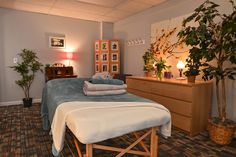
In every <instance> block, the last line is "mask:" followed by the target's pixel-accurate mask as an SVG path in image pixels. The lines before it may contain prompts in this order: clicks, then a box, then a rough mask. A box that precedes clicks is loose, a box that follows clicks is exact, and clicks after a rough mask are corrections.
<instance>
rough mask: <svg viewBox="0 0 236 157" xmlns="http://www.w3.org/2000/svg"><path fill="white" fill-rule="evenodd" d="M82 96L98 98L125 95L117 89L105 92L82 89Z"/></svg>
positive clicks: (123, 91) (123, 90) (122, 90)
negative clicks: (100, 96)
mask: <svg viewBox="0 0 236 157" xmlns="http://www.w3.org/2000/svg"><path fill="white" fill-rule="evenodd" d="M83 91H84V95H87V96H99V95H118V94H124V93H126V90H125V89H118V90H105V91H88V90H87V89H85V88H83Z"/></svg>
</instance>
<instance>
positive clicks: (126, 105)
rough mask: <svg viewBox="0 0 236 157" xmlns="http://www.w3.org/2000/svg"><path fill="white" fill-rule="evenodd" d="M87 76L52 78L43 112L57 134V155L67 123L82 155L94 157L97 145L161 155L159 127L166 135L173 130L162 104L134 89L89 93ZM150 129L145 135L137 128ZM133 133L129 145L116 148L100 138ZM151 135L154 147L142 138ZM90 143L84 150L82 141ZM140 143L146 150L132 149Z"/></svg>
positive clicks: (46, 123) (54, 148) (45, 92)
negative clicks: (85, 93)
mask: <svg viewBox="0 0 236 157" xmlns="http://www.w3.org/2000/svg"><path fill="white" fill-rule="evenodd" d="M85 80H88V79H86V78H70V79H58V80H52V81H49V82H48V83H47V84H46V86H45V88H44V90H43V96H42V106H41V114H42V117H43V126H44V129H45V130H47V129H49V128H50V127H49V124H51V133H52V137H53V146H52V153H53V154H54V156H57V155H58V154H59V153H60V151H61V150H62V148H63V143H64V136H65V130H66V127H68V128H69V129H70V131H71V132H72V133H73V136H74V143H75V146H76V149H77V152H78V156H79V157H92V156H93V149H102V150H109V151H115V152H119V154H118V155H117V156H116V157H120V156H123V155H124V154H126V153H129V154H136V155H142V156H150V157H156V156H157V154H158V153H157V146H158V136H157V130H159V132H160V133H161V134H162V135H163V136H165V137H168V136H170V133H171V117H170V113H169V111H168V110H167V109H166V108H165V107H164V106H162V105H160V104H157V103H154V102H152V101H150V100H147V99H144V98H141V97H138V96H135V95H133V94H130V93H126V94H122V95H110V96H85V95H84V94H83V92H82V91H83V82H84V81H85ZM140 130H147V131H146V132H145V133H144V134H143V135H141V136H140V135H138V134H137V133H136V132H137V131H140ZM129 133H132V134H133V135H134V136H135V137H136V141H135V142H133V143H132V144H131V145H130V146H128V147H127V148H116V147H112V146H104V145H99V144H97V143H98V142H101V141H104V140H107V139H111V138H115V137H119V136H122V135H125V134H129ZM146 137H150V149H148V146H147V145H146V144H145V143H144V142H143V141H142V140H143V139H144V138H146ZM78 143H82V144H85V145H86V152H85V154H83V153H82V152H81V149H80V148H79V144H78ZM137 144H140V145H141V146H142V148H143V149H144V151H139V150H132V148H133V147H134V146H136V145H137Z"/></svg>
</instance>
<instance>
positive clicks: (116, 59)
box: [111, 53, 119, 62]
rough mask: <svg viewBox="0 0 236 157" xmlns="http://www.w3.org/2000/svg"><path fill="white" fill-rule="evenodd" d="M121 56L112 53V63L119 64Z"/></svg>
mask: <svg viewBox="0 0 236 157" xmlns="http://www.w3.org/2000/svg"><path fill="white" fill-rule="evenodd" d="M118 58H119V54H118V53H111V61H113V62H118V61H119V59H118Z"/></svg>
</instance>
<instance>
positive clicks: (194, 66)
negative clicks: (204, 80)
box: [184, 57, 200, 83]
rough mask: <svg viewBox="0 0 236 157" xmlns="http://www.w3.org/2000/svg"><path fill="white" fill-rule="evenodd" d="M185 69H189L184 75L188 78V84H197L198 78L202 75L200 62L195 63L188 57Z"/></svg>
mask: <svg viewBox="0 0 236 157" xmlns="http://www.w3.org/2000/svg"><path fill="white" fill-rule="evenodd" d="M185 67H186V68H187V70H186V71H185V72H184V75H185V76H186V77H187V79H188V82H190V83H195V79H196V76H197V75H199V73H200V70H199V67H200V62H199V61H196V62H194V59H192V58H190V57H188V58H187V59H186V65H185Z"/></svg>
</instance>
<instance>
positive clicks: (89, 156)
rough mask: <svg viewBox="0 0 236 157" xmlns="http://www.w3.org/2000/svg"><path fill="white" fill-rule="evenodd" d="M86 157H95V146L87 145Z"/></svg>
mask: <svg viewBox="0 0 236 157" xmlns="http://www.w3.org/2000/svg"><path fill="white" fill-rule="evenodd" d="M85 157H93V144H86V155H85Z"/></svg>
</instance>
